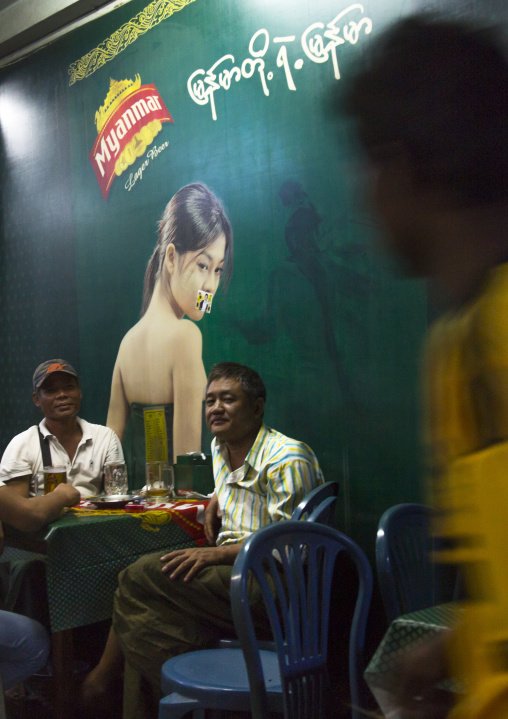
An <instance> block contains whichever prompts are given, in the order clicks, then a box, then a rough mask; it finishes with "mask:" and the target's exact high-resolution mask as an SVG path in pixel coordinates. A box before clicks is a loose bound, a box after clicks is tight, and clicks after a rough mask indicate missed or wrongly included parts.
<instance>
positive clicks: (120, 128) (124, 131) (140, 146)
mask: <svg viewBox="0 0 508 719" xmlns="http://www.w3.org/2000/svg"><path fill="white" fill-rule="evenodd" d="M163 122H173V118H172V117H171V115H170V114H169V112H168V109H167V107H166V105H165V104H164V102H163V101H162V98H161V96H160V95H159V93H158V92H157V88H156V87H155V85H142V84H141V78H140V76H139V75H136V78H135V80H121V81H116V80H111V81H110V86H109V92H108V94H107V95H106V100H105V102H104V105H102V106H101V107H100V108H99V110H97V112H96V113H95V124H96V126H97V133H98V135H97V139H96V140H95V143H94V146H93V148H92V150H91V152H90V154H89V158H90V162H91V163H92V167H93V169H94V172H95V176H96V178H97V182H98V183H99V187H100V188H101V192H102V196H103V197H104V199H106V198H107V196H108V192H109V190H110V187H111V184H112V182H113V180H114V179H115V177H120V175H121V174H122V173H123V172H124V171H125V170H127V169H128V168H129V167H130V166H131V165H132V164H133V163H134V162H135V161H136V160H137V159H138V158H139V157H142V156H143V155H144V154H145V152H146V150H147V148H148V147H149V145H151V144H152V142H153V140H154V138H155V136H156V135H157V134H158V133H159V132H160V131H161V129H162V123H163Z"/></svg>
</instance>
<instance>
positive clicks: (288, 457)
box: [212, 424, 324, 545]
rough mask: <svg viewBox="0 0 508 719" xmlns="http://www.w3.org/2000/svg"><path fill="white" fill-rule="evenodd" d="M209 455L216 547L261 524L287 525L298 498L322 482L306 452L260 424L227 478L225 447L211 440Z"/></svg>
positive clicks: (303, 446)
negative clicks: (217, 520) (217, 519)
mask: <svg viewBox="0 0 508 719" xmlns="http://www.w3.org/2000/svg"><path fill="white" fill-rule="evenodd" d="M212 455H213V474H214V477H215V492H216V494H217V497H218V500H219V507H220V510H221V512H222V527H221V529H220V532H219V536H218V538H217V544H218V545H220V544H228V543H233V542H239V541H241V540H242V539H244V538H245V537H246V536H248V535H249V534H252V532H255V531H256V530H257V529H260V528H261V527H264V526H265V525H266V524H271V523H272V522H278V521H279V520H281V519H290V517H291V513H292V512H293V510H294V509H295V508H296V506H297V505H298V504H299V502H300V501H301V500H302V499H303V497H305V495H307V494H308V493H309V492H310V491H311V490H312V489H314V487H317V486H318V485H319V484H322V483H323V482H324V478H323V473H322V472H321V469H320V467H319V464H318V461H317V459H316V455H315V454H314V452H313V451H312V450H311V448H310V447H308V446H307V445H306V444H304V443H303V442H298V441H297V440H295V439H290V438H289V437H285V436H284V435H283V434H281V433H280V432H276V431H275V430H274V429H270V427H267V426H266V425H265V424H263V425H262V426H261V428H260V430H259V432H258V436H257V437H256V440H255V442H254V444H253V445H252V447H251V448H250V450H249V453H248V455H247V457H246V458H245V463H244V465H243V467H239V468H238V469H236V470H235V471H234V472H231V470H230V468H229V466H228V455H227V448H226V443H225V442H219V441H217V439H214V440H213V442H212Z"/></svg>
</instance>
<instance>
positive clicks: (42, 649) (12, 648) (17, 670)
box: [0, 611, 50, 689]
mask: <svg viewBox="0 0 508 719" xmlns="http://www.w3.org/2000/svg"><path fill="white" fill-rule="evenodd" d="M49 650H50V641H49V635H48V632H47V631H46V629H45V628H44V627H43V626H42V624H39V622H36V621H35V619H29V618H28V617H23V616H21V615H20V614H14V613H13V612H4V611H0V674H1V676H2V682H3V686H4V689H9V688H10V687H13V686H15V685H16V684H19V682H21V681H23V680H24V679H28V677H30V676H32V674H35V672H36V671H38V670H39V669H41V667H43V666H44V664H45V663H46V662H47V660H48V657H49Z"/></svg>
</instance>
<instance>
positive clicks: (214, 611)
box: [113, 554, 234, 688]
mask: <svg viewBox="0 0 508 719" xmlns="http://www.w3.org/2000/svg"><path fill="white" fill-rule="evenodd" d="M231 571H232V567H230V566H222V565H219V566H211V567H206V568H205V569H203V570H202V571H201V572H200V573H199V575H198V576H197V577H195V578H194V579H193V580H192V581H190V582H184V581H183V580H182V579H170V578H169V575H168V574H166V573H164V572H162V569H161V562H160V555H159V554H155V555H153V554H152V555H148V556H147V557H143V558H141V559H140V560H138V561H137V562H135V563H134V564H133V565H131V566H130V567H128V568H127V569H126V570H124V571H123V572H122V573H121V574H120V576H119V587H118V590H117V593H116V596H115V609H114V615H113V628H114V632H115V635H116V637H117V639H118V642H119V644H120V647H121V649H122V651H123V653H124V656H125V658H126V660H127V661H128V662H129V664H130V665H131V666H132V667H133V668H134V669H136V670H137V671H138V672H139V673H140V674H141V675H143V676H145V677H146V678H147V679H148V680H149V681H150V682H151V683H152V684H153V685H154V686H155V687H157V688H158V687H159V686H160V670H161V666H162V664H163V663H164V662H165V661H166V659H169V658H170V657H172V656H176V655H177V654H183V653H185V652H189V651H193V650H195V649H203V648H207V647H212V646H214V645H215V644H216V643H217V641H218V639H219V637H220V635H221V634H222V633H223V632H226V631H228V632H231V631H234V629H233V618H232V615H231V607H230V601H229V586H230V580H231Z"/></svg>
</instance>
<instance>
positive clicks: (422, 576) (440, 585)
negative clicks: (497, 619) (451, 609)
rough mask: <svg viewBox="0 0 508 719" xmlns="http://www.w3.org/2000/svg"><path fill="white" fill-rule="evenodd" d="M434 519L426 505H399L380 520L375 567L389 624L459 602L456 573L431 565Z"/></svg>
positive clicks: (387, 511)
mask: <svg viewBox="0 0 508 719" xmlns="http://www.w3.org/2000/svg"><path fill="white" fill-rule="evenodd" d="M431 518H432V509H431V508H430V507H426V506H425V505H423V504H397V505H395V506H394V507H391V508H390V509H388V510H386V512H385V513H384V514H383V516H382V517H381V519H380V520H379V526H378V532H377V539H376V564H377V574H378V579H379V586H380V590H381V596H382V599H383V605H384V608H385V612H386V616H387V619H388V621H389V622H392V621H393V620H394V619H396V617H398V616H400V615H401V614H408V613H410V612H416V611H418V610H419V609H426V608H427V607H431V606H433V605H435V604H441V603H442V602H445V601H451V600H452V599H454V598H456V597H455V596H454V590H456V584H457V576H456V570H454V569H453V568H452V569H450V568H440V567H439V566H435V565H434V564H433V562H432V557H431V548H432V541H433V540H432V539H431V537H430V521H431Z"/></svg>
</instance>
